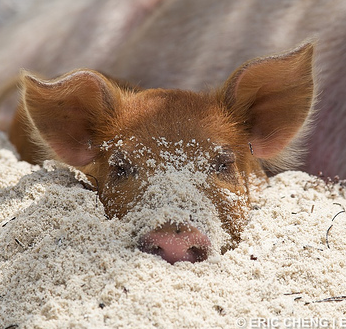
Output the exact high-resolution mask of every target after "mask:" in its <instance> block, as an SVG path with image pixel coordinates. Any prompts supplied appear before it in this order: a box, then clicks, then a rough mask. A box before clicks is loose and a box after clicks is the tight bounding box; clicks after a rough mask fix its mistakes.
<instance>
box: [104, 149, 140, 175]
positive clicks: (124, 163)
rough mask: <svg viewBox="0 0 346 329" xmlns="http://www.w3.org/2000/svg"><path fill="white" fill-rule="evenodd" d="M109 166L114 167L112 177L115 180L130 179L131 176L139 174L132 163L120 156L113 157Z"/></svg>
mask: <svg viewBox="0 0 346 329" xmlns="http://www.w3.org/2000/svg"><path fill="white" fill-rule="evenodd" d="M109 165H110V166H111V167H112V170H111V175H112V176H113V177H114V178H115V179H122V178H128V177H129V176H131V175H135V174H136V172H137V171H136V169H135V168H134V167H133V166H132V165H131V162H130V161H129V160H127V159H125V158H124V157H123V156H122V155H120V154H116V155H113V156H112V157H111V158H110V159H109Z"/></svg>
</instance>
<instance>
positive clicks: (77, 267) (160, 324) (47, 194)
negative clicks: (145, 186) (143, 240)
mask: <svg viewBox="0 0 346 329" xmlns="http://www.w3.org/2000/svg"><path fill="white" fill-rule="evenodd" d="M269 184H270V185H268V186H267V187H266V188H265V189H264V190H263V191H262V192H261V193H258V194H257V195H254V209H253V210H252V211H251V212H250V217H251V220H250V223H249V224H248V226H247V227H246V229H245V231H244V233H243V235H242V237H243V241H242V242H241V243H240V245H239V247H238V248H236V249H235V250H231V251H229V252H227V253H226V254H225V255H223V256H221V255H220V256H217V255H214V256H213V257H211V258H210V259H209V260H207V261H205V262H202V263H197V264H190V263H177V264H176V265H174V266H172V265H169V264H168V263H166V262H165V261H163V260H161V259H159V258H158V257H155V256H152V255H147V254H143V253H141V252H140V251H138V250H137V249H134V248H130V247H129V243H128V242H129V241H128V239H130V236H129V234H126V232H124V225H121V223H120V222H119V221H116V220H107V219H106V218H105V216H104V214H103V207H102V205H101V203H100V202H99V201H98V200H97V197H96V195H95V193H94V192H91V191H88V190H86V189H84V188H83V187H82V185H81V184H80V183H79V182H78V181H77V180H76V178H75V173H74V172H70V171H69V170H68V169H66V168H64V167H62V166H59V165H58V164H55V163H54V162H48V163H46V164H45V166H44V167H43V168H41V167H38V166H31V165H29V164H27V163H25V162H20V161H18V160H17V158H16V156H15V154H14V152H13V149H12V147H11V145H10V144H9V143H8V141H7V139H6V137H5V136H4V135H0V250H1V254H0V328H6V327H9V326H13V327H11V328H16V326H15V325H17V326H18V327H19V328H122V327H132V328H154V327H155V328H156V327H157V328H260V324H261V323H262V325H263V324H264V322H261V321H266V322H265V323H266V325H267V328H269V325H271V328H274V327H276V328H279V327H280V328H285V327H287V328H298V327H299V325H300V327H302V328H310V327H314V326H313V325H316V324H318V325H320V327H323V325H324V328H327V327H328V326H329V327H331V325H332V324H333V323H334V322H333V321H335V323H336V324H337V325H338V324H342V321H344V323H343V324H344V325H345V324H346V320H343V318H346V315H345V313H344V312H345V307H346V300H344V298H346V297H343V296H344V295H346V292H345V286H344V284H345V266H346V257H345V255H346V252H345V247H346V240H345V236H346V214H345V213H344V212H342V211H343V209H344V207H346V199H345V194H346V192H345V189H344V188H343V187H342V186H340V184H334V185H332V184H329V185H326V184H325V183H323V182H322V181H321V180H319V179H317V178H316V177H313V176H309V175H307V174H305V173H302V172H286V173H284V174H280V175H278V176H276V177H274V178H271V179H270V183H269ZM339 212H340V213H339ZM338 213H339V214H338ZM337 214H338V215H337ZM335 215H337V216H336V217H335ZM333 218H334V220H333ZM331 225H333V226H332V227H331V228H330V229H329V231H328V235H327V230H328V228H329V227H330V226H331ZM326 239H327V240H326ZM327 243H328V245H329V248H328V245H327ZM304 321H305V322H304ZM309 321H310V322H309ZM308 324H311V326H307V325H308ZM303 325H305V327H304V326H303ZM315 327H317V326H315ZM262 328H263V326H262Z"/></svg>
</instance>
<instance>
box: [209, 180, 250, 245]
mask: <svg viewBox="0 0 346 329" xmlns="http://www.w3.org/2000/svg"><path fill="white" fill-rule="evenodd" d="M211 186H212V188H211V190H209V191H208V195H209V197H210V198H211V199H212V202H213V203H214V205H215V208H216V210H217V212H218V216H219V219H220V221H221V227H222V228H223V230H224V231H225V232H226V233H227V234H229V236H230V239H228V243H227V244H226V245H225V246H224V247H223V248H222V251H223V252H225V251H227V250H228V249H233V248H235V247H236V246H237V245H238V244H239V242H240V235H241V232H242V231H243V229H244V226H245V225H246V224H247V222H248V212H249V208H250V202H249V198H248V195H247V192H246V188H245V186H244V185H242V184H239V185H233V184H225V183H220V182H214V184H212V185H211Z"/></svg>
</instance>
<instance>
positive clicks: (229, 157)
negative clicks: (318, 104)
mask: <svg viewBox="0 0 346 329" xmlns="http://www.w3.org/2000/svg"><path fill="white" fill-rule="evenodd" d="M312 62H313V45H312V44H311V43H307V44H303V45H301V46H300V47H298V48H296V49H294V50H292V51H289V52H287V53H284V54H281V55H276V56H271V57H266V58H257V59H254V60H251V61H249V62H246V63H245V64H243V65H242V66H241V67H239V68H238V69H237V70H236V71H235V72H234V73H233V74H231V75H230V77H229V78H228V79H227V81H226V82H225V83H224V84H223V85H222V86H221V87H220V88H219V89H217V90H210V91H206V92H199V93H195V92H190V91H183V90H167V89H147V90H141V89H139V88H136V87H132V86H130V85H128V84H127V83H124V82H120V81H117V80H113V79H110V78H108V77H106V76H104V75H102V74H100V73H98V72H96V71H92V70H86V69H84V70H75V71H72V72H69V73H67V74H65V75H63V76H61V77H58V78H57V79H53V80H44V79H41V78H38V77H36V76H34V75H32V74H30V73H28V72H23V73H22V89H23V90H22V101H21V105H20V106H19V109H18V111H17V114H16V116H15V119H14V122H13V124H12V127H11V130H10V139H11V141H12V142H13V143H14V145H15V146H16V147H17V149H18V151H19V153H20V154H21V157H22V159H23V160H26V161H29V162H31V163H39V164H40V163H42V161H44V160H45V159H51V158H53V159H56V160H59V161H62V162H64V163H66V164H68V165H71V166H74V167H76V168H77V169H79V170H80V171H82V172H83V173H85V174H86V175H87V176H88V177H89V178H90V181H91V183H92V184H93V185H94V188H95V190H97V191H98V194H99V197H100V200H101V202H102V203H103V205H104V209H105V213H106V215H107V216H108V217H109V218H113V217H114V218H117V219H119V220H122V221H124V222H126V223H132V224H133V227H134V230H133V232H129V234H131V233H132V234H133V235H134V241H135V244H136V245H137V247H138V248H139V249H141V250H142V251H144V252H147V253H151V254H155V255H159V256H161V257H162V258H163V259H164V260H166V261H167V262H169V263H171V264H174V263H175V262H178V261H190V262H192V263H193V262H198V261H203V260H206V259H207V258H208V256H209V255H210V253H212V252H213V251H215V250H216V251H218V252H220V250H221V251H225V250H227V249H228V248H234V247H235V246H237V244H238V243H239V241H240V236H241V232H242V230H243V228H244V225H246V223H247V221H248V209H249V207H250V201H251V199H250V198H251V190H252V189H254V188H256V184H258V182H259V181H260V180H259V179H255V178H256V177H260V178H261V177H265V174H264V171H263V168H270V169H276V168H280V169H282V168H287V167H289V166H290V165H292V164H296V163H297V158H298V156H299V154H300V153H301V148H300V147H299V145H300V144H299V143H300V141H301V140H302V137H304V135H306V134H307V132H308V128H309V124H310V121H311V113H312V105H313V102H314V81H313V70H312Z"/></svg>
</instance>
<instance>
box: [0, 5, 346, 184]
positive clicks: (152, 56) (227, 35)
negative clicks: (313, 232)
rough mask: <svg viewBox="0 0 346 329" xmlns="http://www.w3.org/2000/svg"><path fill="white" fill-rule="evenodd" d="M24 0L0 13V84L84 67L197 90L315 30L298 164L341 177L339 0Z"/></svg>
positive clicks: (344, 70)
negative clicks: (315, 79) (308, 112)
mask: <svg viewBox="0 0 346 329" xmlns="http://www.w3.org/2000/svg"><path fill="white" fill-rule="evenodd" d="M0 4H1V2H0ZM31 4H32V5H31V6H30V5H26V8H25V10H24V9H23V10H22V12H20V13H18V14H17V15H13V18H12V19H7V20H6V19H2V20H0V24H1V23H2V24H3V25H2V26H1V30H0V42H1V44H2V47H1V50H0V62H1V63H3V65H1V67H0V77H1V81H2V82H3V83H5V82H6V81H7V80H8V79H10V78H12V77H13V76H14V75H16V74H17V73H18V71H19V69H20V68H26V69H29V70H31V71H35V72H38V73H40V74H42V75H43V76H48V77H51V76H57V75H59V74H62V73H64V72H66V71H69V70H71V69H74V68H78V67H88V68H92V69H97V70H99V71H101V72H105V73H107V74H109V75H110V76H116V77H121V78H124V79H127V80H131V81H132V82H133V83H135V84H139V85H141V86H142V87H145V88H152V87H154V88H156V87H164V88H181V89H191V90H200V89H205V88H206V87H215V86H219V85H220V84H221V83H222V82H223V81H224V80H225V79H226V78H227V76H228V74H229V72H232V71H233V70H234V69H236V68H237V67H238V66H239V65H240V64H241V63H243V62H244V61H246V60H249V59H251V58H255V57H258V56H263V55H267V54H271V53H275V52H281V51H283V50H286V49H290V48H293V47H295V46H297V45H298V44H300V43H301V42H302V41H303V40H306V39H307V38H315V39H316V40H318V42H317V46H316V67H317V71H319V91H320V95H319V103H318V106H317V108H318V109H319V114H318V115H317V116H316V129H315V130H314V133H313V134H312V135H311V139H310V140H308V143H307V146H308V150H309V155H308V157H307V164H306V166H305V167H304V169H306V170H307V171H308V172H310V173H312V174H318V173H319V172H320V171H322V172H323V173H324V175H326V176H331V177H333V176H334V175H339V176H340V177H341V178H346V166H345V165H344V163H345V159H346V148H345V147H344V143H345V141H346V135H345V134H346V120H345V113H346V108H345V107H346V94H345V88H346V87H345V86H346V66H345V65H344V63H345V54H346V27H345V21H346V3H345V2H344V1H333V2H326V1H323V0H306V1H300V0H279V1H276V0H272V1H261V0H244V1H236V0H218V1H213V0H165V1H159V0H131V1H128V0H117V1H109V0H108V1H107V0H104V1H95V0H86V1H84V0H83V1H82V0H76V1H73V2H70V1H66V0H62V1H49V2H45V1H42V0H32V1H31ZM66 8H69V10H66ZM0 18H1V17H0ZM5 63H6V64H5ZM11 109H13V106H12V107H10V108H8V107H7V108H6V109H4V108H2V109H1V110H0V115H2V118H1V117H0V123H2V125H1V126H2V128H3V129H5V128H6V126H8V123H9V121H10V119H9V117H10V115H9V114H8V115H5V114H4V113H5V111H6V113H9V112H10V111H11ZM1 126H0V127H1Z"/></svg>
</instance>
